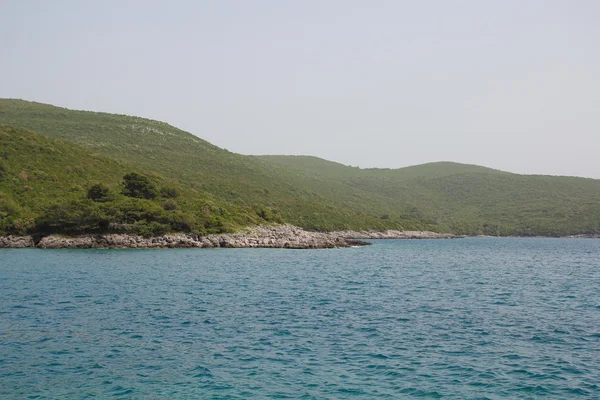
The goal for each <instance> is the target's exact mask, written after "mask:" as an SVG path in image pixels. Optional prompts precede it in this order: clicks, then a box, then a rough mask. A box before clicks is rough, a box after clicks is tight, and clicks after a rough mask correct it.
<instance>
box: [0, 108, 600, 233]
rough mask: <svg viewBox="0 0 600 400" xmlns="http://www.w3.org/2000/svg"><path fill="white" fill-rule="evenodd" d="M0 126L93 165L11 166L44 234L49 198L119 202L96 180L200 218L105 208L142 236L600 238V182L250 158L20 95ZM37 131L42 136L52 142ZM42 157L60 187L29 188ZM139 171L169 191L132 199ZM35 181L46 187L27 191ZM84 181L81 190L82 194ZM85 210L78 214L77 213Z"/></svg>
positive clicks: (12, 190)
mask: <svg viewBox="0 0 600 400" xmlns="http://www.w3.org/2000/svg"><path fill="white" fill-rule="evenodd" d="M0 124H10V125H12V126H17V127H21V128H25V129H29V130H33V131H36V132H37V133H39V134H42V135H44V136H47V137H49V138H54V139H59V141H53V142H52V143H53V144H52V146H53V147H55V148H57V147H60V146H70V148H73V149H75V148H76V149H77V151H78V152H79V153H77V154H80V156H78V161H72V162H71V164H69V165H70V168H71V170H73V169H75V168H77V167H78V166H79V165H81V166H82V168H83V169H84V170H85V171H86V172H85V173H81V174H80V175H78V176H77V177H74V176H71V175H68V176H66V175H64V173H63V169H64V168H66V167H67V165H66V163H67V162H66V161H64V160H63V161H61V162H62V163H64V164H65V165H62V166H61V165H58V164H57V163H56V162H54V160H53V159H52V158H48V157H47V155H44V154H45V153H43V151H41V150H39V149H36V148H34V147H28V148H22V149H19V150H18V151H17V153H19V154H20V156H22V157H23V160H21V161H18V160H15V159H14V158H15V156H14V155H13V156H12V157H13V159H6V160H5V162H4V164H3V165H4V168H5V169H8V170H9V176H10V179H11V180H10V182H8V181H1V182H0V191H2V192H3V193H5V200H4V202H5V203H7V204H8V203H10V204H12V205H15V206H18V207H21V208H22V209H23V211H22V212H21V211H19V214H18V215H27V218H29V219H28V221H29V222H28V223H27V224H25V225H26V226H29V227H30V228H28V229H35V228H31V226H32V224H33V226H37V227H38V228H41V227H43V226H42V225H40V224H41V223H42V222H43V221H42V220H43V217H42V216H44V215H45V216H49V215H50V216H51V215H53V214H52V213H51V211H52V209H49V208H48V207H42V206H43V205H46V206H47V203H48V202H49V201H50V200H49V199H52V201H53V202H54V201H63V202H64V201H67V200H68V199H71V200H72V198H74V197H77V199H78V200H77V201H78V202H80V203H77V204H78V205H77V207H80V206H81V205H82V204H87V206H89V207H92V208H93V209H94V210H95V209H100V210H101V211H102V210H104V208H106V207H108V206H106V205H103V203H104V202H98V201H93V200H92V199H90V198H88V197H87V191H88V190H89V189H90V187H91V186H92V185H93V184H94V183H102V184H103V185H106V186H107V187H108V188H109V190H110V193H112V194H113V196H114V200H111V201H113V202H114V204H121V202H124V203H128V202H136V204H147V205H148V207H150V205H152V206H157V207H162V208H161V209H162V211H161V212H164V213H167V214H168V215H170V214H169V213H171V214H177V213H179V214H177V215H179V216H178V217H177V218H183V219H185V220H187V221H190V222H191V223H190V224H187V225H177V224H176V223H174V222H171V221H169V220H166V219H160V218H157V217H155V216H151V217H149V218H145V217H144V218H142V219H141V220H140V221H135V222H134V223H130V222H127V220H126V219H124V218H122V217H119V218H117V217H116V215H121V214H120V213H121V211H123V209H122V208H119V207H120V206H119V207H117V211H114V210H113V211H110V212H111V213H112V214H110V213H109V214H106V213H105V214H103V215H108V216H110V217H111V218H113V220H111V219H110V218H107V219H106V220H111V221H112V222H114V223H113V224H112V225H111V226H113V227H125V228H128V229H134V228H135V229H138V228H136V225H140V228H139V229H140V231H142V232H146V233H147V232H149V231H150V232H157V231H164V230H166V229H169V230H174V229H178V228H181V229H182V230H192V231H197V232H204V231H215V230H232V229H237V228H239V227H241V226H244V225H248V224H254V223H261V222H264V221H265V220H266V221H285V222H290V223H293V224H296V225H300V226H302V227H304V228H307V229H311V230H336V229H355V230H361V229H376V230H383V229H407V230H409V229H410V230H412V229H417V230H419V229H429V230H436V231H446V232H454V233H461V234H491V235H552V236H556V235H567V234H579V233H600V181H598V180H593V179H583V178H568V177H548V176H523V175H516V174H510V173H506V172H502V171H498V170H493V169H489V168H484V167H479V166H474V165H464V164H456V163H432V164H424V165H419V166H414V167H408V168H401V169H360V168H356V167H348V166H345V165H342V164H338V163H334V162H330V161H326V160H322V159H318V158H315V157H301V156H260V157H255V156H243V155H239V154H234V153H231V152H229V151H227V150H223V149H220V148H218V147H216V146H214V145H212V144H210V143H208V142H206V141H204V140H202V139H199V138H198V137H196V136H193V135H191V134H189V133H187V132H184V131H181V130H179V129H177V128H174V127H172V126H170V125H168V124H165V123H162V122H158V121H152V120H148V119H143V118H137V117H129V116H125V115H114V114H106V113H95V112H87V111H72V110H67V109H64V108H59V107H53V106H50V105H46V104H40V103H32V102H26V101H21V100H0ZM5 129H8V128H5ZM13 131H14V130H13ZM14 132H16V131H14ZM14 132H13V134H14ZM19 132H21V131H19ZM19 134H25V133H23V132H21V133H19ZM27 135H33V134H32V133H27ZM37 137H38V139H37V140H38V141H41V140H47V139H46V138H44V137H42V136H37ZM4 147H6V146H4ZM9 147H10V146H9ZM65 151H67V150H66V149H65ZM69 151H70V150H69ZM32 154H33V155H35V157H38V158H35V159H36V160H38V161H36V162H37V163H38V164H37V166H32V168H33V169H34V170H39V171H42V172H43V173H46V174H49V175H54V176H55V177H56V179H55V180H54V181H52V185H53V187H52V188H49V187H48V186H50V185H46V184H45V183H44V181H43V180H42V181H40V182H38V181H33V183H31V181H29V180H28V181H27V182H30V183H29V184H27V183H25V181H22V180H21V181H19V179H20V178H18V174H19V173H20V172H21V170H23V171H25V173H27V174H28V177H29V176H36V175H35V173H34V172H33V171H30V172H29V173H28V172H27V169H26V167H28V164H27V161H25V160H27V158H28V157H30V156H31V155H32ZM31 157H33V156H31ZM44 157H45V158H44ZM79 159H81V161H79ZM98 163H109V164H110V165H111V167H110V168H108V167H100V166H99V165H100V164H98ZM88 172H89V173H88ZM131 172H137V173H138V174H141V175H145V176H148V177H149V178H150V181H151V182H152V184H153V185H154V186H155V187H156V191H157V193H159V194H158V195H156V196H154V197H152V196H151V197H152V198H146V197H145V195H143V196H141V197H142V198H137V197H131V196H127V195H126V193H125V192H124V191H123V185H122V184H121V183H122V182H123V177H124V176H125V175H127V174H129V173H131ZM0 173H1V172H0ZM15 179H16V180H15ZM36 179H37V178H36ZM73 179H75V181H73ZM77 179H79V180H77ZM11 185H12V186H11ZM19 185H20V186H19ZM24 186H30V187H32V188H34V189H35V190H28V191H24V189H23V187H24ZM38 186H39V187H38ZM73 186H76V187H78V188H79V189H77V190H73V189H72V187H73ZM162 187H173V188H176V189H177V190H176V191H177V192H178V193H180V194H179V196H178V197H177V198H175V199H173V198H168V196H166V197H165V195H161V194H160V188H162ZM99 190H100V189H99ZM100 191H101V190H100ZM165 193H166V192H165ZM111 198H112V197H111ZM169 202H174V203H176V205H175V209H171V210H168V209H166V208H165V206H166V207H167V208H169V207H173V204H171V203H169ZM101 203H102V204H101ZM109 203H110V202H109ZM166 204H170V205H166ZM206 204H208V205H209V206H206ZM87 206H86V207H87ZM77 207H74V208H71V211H69V212H67V214H69V213H70V212H72V213H74V214H76V209H77ZM83 209H85V208H83ZM207 209H209V210H210V211H209V212H206V211H205V210H207ZM85 210H87V209H85ZM12 211H15V210H12ZM102 212H104V211H102ZM157 212H158V211H157ZM4 214H5V215H7V216H5V217H4V218H5V226H9V225H10V224H11V223H9V222H6V221H8V220H9V219H11V218H12V221H13V222H12V224H13V226H14V220H15V218H14V215H13V214H14V213H12V212H6V211H5V212H4ZM87 214H89V213H87V211H86V215H87ZM0 215H1V214H0ZM15 215H16V214H15ZM32 215H33V216H34V217H32ZM182 215H185V218H184V217H182ZM32 218H33V219H32ZM177 218H176V219H177ZM106 220H105V221H106ZM32 221H33V222H32ZM124 221H125V222H124ZM211 221H212V222H211ZM155 222H156V224H155ZM7 224H8V225H7ZM19 224H21V222H19V223H18V224H17V225H19ZM157 224H158V225H157ZM50 225H51V224H50ZM50 225H47V226H50ZM65 226H66V225H63V227H62V228H60V229H63V230H64V229H65V228H64V227H65ZM148 226H150V228H144V227H148ZM125 228H123V229H125ZM3 229H5V230H7V229H9V228H6V227H5V228H3ZM11 229H16V228H15V227H13V228H11ZM45 229H47V228H45ZM56 229H58V230H60V229H59V228H56ZM85 229H86V230H89V229H91V228H90V227H86V228H85ZM96 229H101V228H96Z"/></svg>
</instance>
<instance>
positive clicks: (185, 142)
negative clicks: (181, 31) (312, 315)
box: [0, 100, 434, 230]
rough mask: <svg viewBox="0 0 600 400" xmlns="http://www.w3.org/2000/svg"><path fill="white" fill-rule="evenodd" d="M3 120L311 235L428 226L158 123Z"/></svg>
mask: <svg viewBox="0 0 600 400" xmlns="http://www.w3.org/2000/svg"><path fill="white" fill-rule="evenodd" d="M2 123H4V124H9V125H12V126H18V127H22V128H25V129H29V130H33V131H35V132H37V133H40V134H43V135H46V136H49V137H52V138H57V139H61V140H63V141H69V142H73V143H76V144H78V145H80V146H82V147H85V148H87V149H89V150H91V151H93V152H95V153H100V154H102V155H104V156H107V157H110V158H113V159H116V160H119V161H123V162H127V163H129V164H130V165H134V166H136V167H138V168H139V169H140V170H143V171H146V172H154V173H157V174H160V175H161V176H164V177H166V178H168V179H172V180H174V181H177V182H179V183H180V184H182V185H185V186H187V187H189V188H190V189H191V190H196V191H199V192H203V193H209V194H211V195H212V196H213V197H214V198H215V199H220V200H222V201H225V202H227V203H230V204H234V205H237V206H239V207H247V208H251V209H254V208H260V209H263V208H264V209H273V210H275V211H276V212H277V213H279V214H280V215H281V217H282V218H283V219H284V220H285V221H286V222H290V223H293V224H295V225H299V226H302V227H304V228H307V229H310V230H335V229H388V228H389V229H391V228H396V229H433V228H434V227H433V225H431V224H430V223H429V222H428V221H427V219H426V218H424V217H423V216H421V215H420V214H419V213H415V212H411V211H410V210H408V209H407V208H406V207H405V206H404V205H403V204H402V203H400V202H396V201H393V200H392V201H390V199H387V198H384V197H382V196H378V195H376V194H372V193H369V192H367V191H364V190H360V189H354V188H351V187H348V186H346V185H344V184H343V183H340V182H338V181H337V180H335V179H323V178H321V177H309V178H308V179H307V176H306V174H305V173H304V172H303V171H302V170H298V169H295V168H292V167H286V166H282V165H280V164H277V163H272V162H269V161H265V160H262V159H260V158H258V157H251V156H243V155H239V154H234V153H231V152H229V151H227V150H223V149H220V148H218V147H216V146H213V145H211V144H210V143H208V142H206V141H204V140H202V139H199V138H198V137H196V136H194V135H191V134H189V133H187V132H184V131H181V130H179V129H177V128H174V127H172V126H170V125H168V124H165V123H162V122H157V121H152V120H148V119H143V118H137V117H129V116H125V115H114V114H106V113H95V112H87V111H72V110H67V109H64V108H59V107H53V106H49V105H46V104H40V103H32V102H26V101H22V100H0V124H2ZM382 216H386V218H384V219H382V218H381V217H382Z"/></svg>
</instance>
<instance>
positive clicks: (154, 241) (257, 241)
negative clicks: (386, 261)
mask: <svg viewBox="0 0 600 400" xmlns="http://www.w3.org/2000/svg"><path fill="white" fill-rule="evenodd" d="M453 237H456V236H455V235H449V234H439V233H435V232H417V231H415V232H412V231H386V232H376V231H365V232H353V231H343V232H328V233H322V232H308V231H305V230H304V229H302V228H299V227H296V226H292V225H278V226H258V227H253V228H249V229H247V230H245V231H243V232H236V233H231V234H219V235H208V236H197V235H192V234H170V235H163V236H156V237H149V238H148V237H143V236H138V235H130V234H105V235H93V234H89V235H80V236H75V237H68V236H61V235H50V236H46V237H44V238H42V239H41V240H40V241H39V242H38V243H37V245H36V244H34V241H33V239H32V238H31V237H28V236H26V237H13V236H8V237H0V247H34V246H36V247H39V248H42V249H90V248H92V249H100V248H102V249H107V248H108V249H115V248H150V249H151V248H215V247H225V248H254V247H262V248H284V249H331V248H338V247H352V246H362V245H368V244H369V243H367V242H363V241H361V240H358V239H445V238H453Z"/></svg>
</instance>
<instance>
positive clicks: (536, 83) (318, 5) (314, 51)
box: [0, 0, 600, 178]
mask: <svg viewBox="0 0 600 400" xmlns="http://www.w3.org/2000/svg"><path fill="white" fill-rule="evenodd" d="M0 97H12V98H22V99H26V100H34V101H39V102H44V103H51V104H55V105H59V106H64V107H68V108H74V109H85V110H94V111H107V112H112V113H120V114H130V115H137V116H143V117H148V118H152V119H158V120H162V121H166V122H169V123H170V124H172V125H175V126H177V127H179V128H182V129H185V130H187V131H190V132H192V133H194V134H196V135H198V136H200V137H202V138H204V139H206V140H208V141H210V142H212V143H214V144H216V145H218V146H220V147H224V148H227V149H229V150H231V151H235V152H238V153H243V154H310V155H315V156H319V157H323V158H327V159H330V160H334V161H339V162H342V163H344V164H350V165H358V166H361V167H373V166H376V167H402V166H407V165H412V164H418V163H424V162H430V161H441V160H449V161H458V162H464V163H474V164H481V165H486V166H490V167H494V168H499V169H504V170H508V171H512V172H520V173H547V174H561V175H579V176H588V177H595V178H600V156H599V154H600V1H598V0H588V1H585V0H577V1H575V0H564V1H552V0H543V1H534V0H528V1H523V0H514V1H507V0H502V1H481V0H472V1H447V0H439V1H420V0H419V1H415V0H412V1H400V0H390V1H378V0H362V1H351V0H296V1H291V0H290V1H285V0H269V1H262V0H247V1H227V0H215V1H200V0H199V1H161V2H158V1H147V0H145V1H123V0H119V1H107V0H102V1H84V0H77V1H60V0H54V1H45V0H44V1H28V0H0Z"/></svg>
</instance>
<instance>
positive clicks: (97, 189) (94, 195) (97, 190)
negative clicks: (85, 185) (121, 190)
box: [87, 183, 111, 203]
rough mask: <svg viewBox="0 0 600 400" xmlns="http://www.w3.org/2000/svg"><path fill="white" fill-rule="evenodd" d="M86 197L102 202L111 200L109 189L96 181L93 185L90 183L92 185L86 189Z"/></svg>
mask: <svg viewBox="0 0 600 400" xmlns="http://www.w3.org/2000/svg"><path fill="white" fill-rule="evenodd" d="M87 197H88V199H91V200H93V201H95V202H96V203H104V202H106V201H110V200H111V198H110V191H109V189H108V187H106V186H104V185H103V184H101V183H96V184H95V185H92V187H90V188H89V189H88V192H87Z"/></svg>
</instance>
